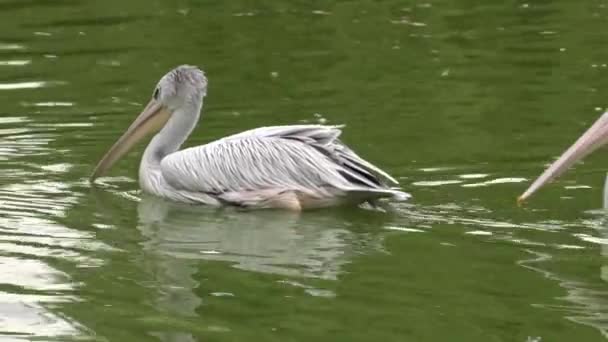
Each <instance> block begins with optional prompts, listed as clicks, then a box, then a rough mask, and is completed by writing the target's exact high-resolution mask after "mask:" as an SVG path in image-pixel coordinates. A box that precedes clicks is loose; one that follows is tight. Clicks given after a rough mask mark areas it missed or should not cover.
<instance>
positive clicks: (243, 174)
mask: <svg viewBox="0 0 608 342" xmlns="http://www.w3.org/2000/svg"><path fill="white" fill-rule="evenodd" d="M206 93H207V78H206V77H205V75H204V73H203V72H202V71H201V70H200V69H198V68H197V67H195V66H189V65H182V66H179V67H177V68H175V69H173V70H171V71H170V72H168V73H167V74H166V75H165V76H163V77H162V78H161V79H160V81H159V82H158V85H157V86H156V88H155V90H154V93H153V96H152V99H151V100H150V102H149V103H148V105H147V106H146V107H145V108H144V110H143V111H142V113H141V114H140V115H139V116H138V117H137V118H136V119H135V121H134V122H133V123H132V124H131V126H130V127H129V128H128V129H127V131H126V132H125V133H124V134H123V135H122V136H121V137H120V138H119V139H118V141H117V142H116V143H115V144H114V145H113V146H112V147H111V148H110V150H109V151H108V152H107V153H106V154H105V155H104V157H103V158H102V159H101V160H100V161H99V163H98V164H97V167H96V168H95V171H94V172H93V174H92V175H91V181H92V182H93V181H94V180H95V178H97V177H100V176H102V175H103V174H105V173H106V172H107V171H108V170H109V169H110V167H112V165H113V164H114V163H115V162H116V161H118V160H119V159H120V157H122V156H123V155H124V154H126V153H127V152H128V151H129V150H130V149H131V148H132V147H133V146H134V145H135V143H137V142H138V141H139V140H141V139H142V138H143V137H144V136H146V134H147V133H149V132H151V131H155V132H156V131H158V133H157V134H156V135H155V136H154V137H153V138H152V140H151V141H150V143H149V145H148V147H147V148H146V150H145V151H144V155H143V157H142V159H141V164H140V167H139V184H140V187H141V188H142V189H143V191H145V192H147V193H151V194H153V195H156V196H159V197H164V198H167V199H169V200H172V201H178V202H186V203H194V204H206V205H212V206H224V205H233V206H239V207H245V208H282V209H290V210H302V209H308V208H320V207H328V206H333V205H338V204H347V203H348V204H360V203H363V202H370V203H374V201H375V200H376V199H379V198H382V197H388V198H394V199H397V200H405V199H407V198H409V197H410V196H409V194H407V193H405V192H402V191H400V190H399V189H397V188H392V187H391V186H390V185H397V184H398V182H397V181H396V180H395V179H394V178H393V177H391V176H390V175H388V174H387V173H385V172H384V171H382V170H380V169H379V168H377V167H376V166H374V165H372V164H370V163H369V162H367V161H365V160H364V159H362V158H361V157H359V156H358V155H357V154H355V153H354V152H353V151H352V150H351V149H349V148H348V147H347V146H345V145H344V144H342V142H340V140H339V139H338V137H339V135H340V133H341V130H340V128H341V127H340V126H323V125H292V126H273V127H261V128H257V129H253V130H248V131H245V132H242V133H240V134H236V135H231V136H228V137H225V138H222V139H219V140H216V141H213V142H211V143H208V144H205V145H202V146H196V147H190V148H187V149H184V150H181V151H178V150H179V148H180V146H181V145H182V144H183V143H184V141H185V140H186V138H187V137H188V136H189V135H190V133H191V132H192V130H193V129H194V127H195V126H196V123H197V122H198V120H199V116H200V112H201V108H202V105H203V97H204V96H205V95H206Z"/></svg>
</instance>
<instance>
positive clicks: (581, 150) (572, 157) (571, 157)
mask: <svg viewBox="0 0 608 342" xmlns="http://www.w3.org/2000/svg"><path fill="white" fill-rule="evenodd" d="M607 142H608V112H606V113H604V114H603V115H602V116H600V118H599V119H597V121H596V122H595V123H594V124H593V125H592V126H591V127H589V129H588V130H587V131H586V132H585V133H584V134H583V135H581V136H580V137H579V138H578V140H577V141H576V142H575V143H574V144H572V146H570V147H569V148H568V149H567V150H566V151H565V152H564V153H563V154H562V155H561V156H560V157H559V158H558V159H557V160H556V161H555V162H553V164H551V166H549V167H548V168H547V169H546V170H545V172H543V173H542V174H541V175H540V176H539V177H538V178H537V179H536V180H535V181H534V183H532V185H530V187H529V188H528V189H527V190H526V191H525V192H524V193H523V194H522V195H521V196H519V198H518V199H517V202H518V203H520V204H521V203H523V202H524V201H525V200H526V199H528V198H529V197H530V196H532V194H533V193H535V192H536V191H537V190H538V189H540V188H541V187H542V186H543V185H545V184H547V183H549V182H551V181H552V180H554V179H555V178H557V177H559V176H560V175H561V174H562V173H564V172H565V171H566V170H567V169H568V168H569V167H570V166H572V165H573V164H574V163H576V162H577V161H579V160H581V159H583V158H584V157H586V156H587V155H589V154H591V152H593V151H595V150H597V149H598V148H599V147H601V146H603V145H605V144H606V143H607ZM607 181H608V178H607ZM606 185H608V183H606Z"/></svg>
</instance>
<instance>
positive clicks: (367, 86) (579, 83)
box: [0, 0, 608, 342]
mask: <svg viewBox="0 0 608 342" xmlns="http://www.w3.org/2000/svg"><path fill="white" fill-rule="evenodd" d="M607 20H608V3H606V2H603V1H589V2H584V1H581V2H575V1H566V0H559V1H534V2H524V1H507V2H504V1H493V2H492V3H490V2H471V1H464V0H454V1H447V0H439V1H432V2H414V1H402V2H399V1H384V2H381V1H339V2H324V1H313V2H309V3H306V2H289V3H288V2H264V3H263V2H256V1H240V0H236V1H230V2H227V1H216V2H211V1H194V0H179V1H160V0H157V1H148V0H145V1H144V0H134V1H116V0H108V1H84V0H61V1H43V0H27V1H26V0H18V1H17V0H13V1H10V0H8V1H2V2H0V103H1V105H2V106H1V108H0V340H2V341H29V340H32V341H70V340H74V341H83V340H94V341H180V342H182V341H188V342H189V341H312V340H314V341H374V340H379V341H466V342H472V341H483V342H487V341H520V342H540V341H542V342H545V341H603V340H605V339H606V337H607V336H608V290H607V289H606V281H608V269H607V268H606V267H608V260H607V259H606V256H605V255H608V228H607V227H608V223H606V222H608V221H606V217H607V216H606V214H605V213H604V211H603V210H602V206H603V204H602V192H603V189H602V187H603V182H604V177H605V175H606V170H608V159H607V158H606V157H605V152H604V153H602V152H598V153H597V154H596V155H595V156H593V157H591V158H589V159H588V160H587V161H586V162H585V163H584V164H581V165H579V166H578V167H577V168H576V169H574V170H572V171H571V172H569V173H568V174H566V175H565V176H564V177H563V178H562V179H561V180H560V181H558V182H556V183H554V184H552V185H550V186H549V187H547V188H545V189H543V190H542V191H541V192H539V193H538V195H537V196H536V197H534V198H533V199H532V201H531V202H530V203H529V204H528V205H527V206H526V207H524V208H518V207H517V206H516V205H515V198H516V196H517V195H519V194H520V193H521V192H522V191H523V190H525V188H526V187H527V186H528V185H529V183H530V181H531V180H532V178H534V177H536V176H537V175H538V174H539V173H540V172H541V171H542V170H543V168H544V166H545V165H546V163H547V162H549V161H551V160H553V158H555V157H556V156H557V155H559V154H560V153H561V151H562V150H563V149H564V148H565V147H566V146H567V145H569V144H570V143H571V142H572V141H573V140H574V139H575V138H576V137H577V136H578V135H579V134H580V133H582V131H583V130H584V129H585V127H587V126H588V125H590V124H591V122H592V121H593V120H594V119H595V118H596V117H597V116H598V115H599V114H600V113H601V111H602V110H603V109H604V108H605V106H607V103H608V102H607V100H606V98H607V96H608V67H607V64H608V49H607V46H608V31H607V30H606V24H607V22H608V21H607ZM183 63H189V64H196V65H199V66H201V67H202V68H203V69H204V70H205V71H206V73H207V76H208V78H209V92H208V96H207V98H206V102H205V109H204V115H203V120H202V123H201V124H200V125H199V127H198V128H197V130H196V131H195V133H194V134H193V136H192V137H191V139H190V140H189V141H188V143H187V144H188V145H189V146H191V145H196V144H201V143H205V142H208V141H211V140H213V139H216V138H218V137H221V136H224V135H228V134H232V133H236V132H238V131H241V130H245V129H250V128H253V127H257V126H262V125H278V124H289V123H318V122H322V123H323V122H326V123H330V124H345V125H346V128H345V131H344V136H343V140H344V141H345V142H347V143H348V144H349V145H350V146H351V147H353V148H354V149H355V150H356V151H357V152H359V153H360V154H361V155H363V156H365V157H366V158H368V159H369V160H370V161H372V162H374V163H376V164H378V165H380V166H381V167H383V168H384V169H386V170H387V171H388V172H389V173H391V174H393V175H394V176H395V177H396V178H398V179H399V180H400V182H401V183H402V185H403V187H404V189H405V190H406V191H408V192H410V193H412V194H413V196H414V198H413V199H412V201H410V202H408V203H399V204H395V205H394V206H393V207H394V210H393V212H389V213H384V212H379V211H373V210H369V209H357V208H342V209H333V210H323V211H316V212H310V213H304V214H302V215H295V214H292V213H285V212H273V211H267V212H249V213H243V212H235V211H231V210H220V211H217V210H211V209H204V208H190V207H184V206H179V205H169V204H167V203H165V202H162V201H158V200H156V199H154V198H150V197H147V196H144V195H142V194H141V193H140V192H139V187H138V184H137V180H136V177H137V167H138V164H139V157H140V154H141V151H142V150H143V147H144V146H143V145H142V146H140V147H139V148H138V149H136V150H135V151H134V152H133V153H131V154H130V155H129V156H128V157H127V158H125V160H124V161H123V162H121V163H120V164H118V165H117V167H115V168H114V169H113V171H112V173H111V177H108V178H106V179H105V181H104V182H103V185H102V186H101V187H99V188H91V187H90V186H89V184H88V182H87V177H88V175H89V174H90V172H91V171H92V168H93V167H94V165H95V163H96V162H97V161H98V159H99V158H100V157H101V155H102V154H103V152H104V151H105V150H106V149H107V148H108V147H109V146H110V145H111V144H112V143H113V142H114V140H115V139H116V138H117V137H118V136H119V134H121V133H122V131H123V130H124V129H125V128H126V127H127V126H128V125H129V124H130V122H131V121H132V120H133V118H134V117H135V115H136V114H137V113H139V110H140V109H141V107H142V104H144V103H145V102H147V100H148V99H149V97H150V95H151V93H152V90H153V87H154V85H155V84H156V82H157V80H158V79H159V77H160V76H162V75H163V74H164V73H165V72H166V71H168V70H169V69H170V68H172V67H174V66H176V65H178V64H183ZM602 154H604V155H602Z"/></svg>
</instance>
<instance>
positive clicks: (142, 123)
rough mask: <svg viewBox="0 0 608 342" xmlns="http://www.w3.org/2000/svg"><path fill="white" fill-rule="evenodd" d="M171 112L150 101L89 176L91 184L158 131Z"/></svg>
mask: <svg viewBox="0 0 608 342" xmlns="http://www.w3.org/2000/svg"><path fill="white" fill-rule="evenodd" d="M170 116H171V111H169V110H168V109H167V108H166V107H165V106H163V105H162V104H160V103H159V102H157V101H155V100H154V99H152V100H150V102H149V103H148V105H147V106H146V107H145V108H144V110H143V111H142V112H141V114H139V116H137V118H136V119H135V121H133V123H132V124H131V126H129V129H127V131H126V132H125V133H124V134H123V135H122V136H121V137H120V138H119V139H118V140H117V141H116V142H115V143H114V145H113V146H112V147H111V148H110V149H109V150H108V152H106V154H105V155H104V156H103V158H102V159H101V160H100V161H99V163H98V164H97V167H95V171H93V174H92V175H91V178H90V180H91V182H93V181H94V180H95V179H96V178H98V177H101V176H103V175H104V174H105V173H106V172H107V171H108V170H109V169H110V168H111V167H112V165H114V164H115V163H116V162H117V161H118V160H119V159H120V158H121V157H122V156H124V155H125V154H126V153H127V152H129V150H131V148H132V147H133V146H135V144H136V143H137V142H138V141H140V140H141V139H142V138H144V137H145V136H147V135H148V134H149V133H153V132H156V131H158V130H160V129H161V128H162V127H163V126H164V125H165V123H166V122H167V120H169V117H170Z"/></svg>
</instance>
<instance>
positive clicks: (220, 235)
mask: <svg viewBox="0 0 608 342" xmlns="http://www.w3.org/2000/svg"><path fill="white" fill-rule="evenodd" d="M340 217H341V216H340V215H339V214H336V213H335V212H327V213H324V212H315V213H311V214H306V213H291V212H285V211H270V210H269V211H255V212H242V211H234V210H230V209H225V210H217V209H206V208H201V207H200V206H199V207H197V206H189V205H184V204H179V203H170V202H167V201H165V200H163V199H159V198H156V197H152V196H144V197H143V198H142V200H141V202H140V203H139V206H138V218H139V223H138V229H139V230H140V231H141V232H142V235H144V237H145V242H144V243H143V244H144V251H145V258H144V259H143V263H144V265H145V268H146V269H148V270H149V271H150V272H151V273H153V278H154V281H155V283H156V286H158V288H159V292H160V296H158V298H157V303H156V304H157V307H158V309H159V310H162V311H165V312H168V313H171V314H179V315H184V316H193V315H196V312H195V310H196V308H197V307H198V306H199V305H200V304H201V299H200V298H199V297H198V296H197V295H196V294H195V293H194V292H193V289H194V288H196V286H197V283H198V282H197V280H196V276H195V272H197V269H198V266H199V262H200V260H220V261H225V262H229V263H231V264H232V265H233V266H234V267H236V268H239V269H242V270H247V271H254V272H264V273H272V274H279V275H284V276H296V277H315V278H323V279H336V278H337V276H338V275H339V273H340V269H341V267H342V266H343V265H344V264H345V263H347V262H348V261H349V258H350V257H351V255H352V254H353V253H354V252H355V251H354V249H355V247H354V245H355V244H353V242H354V241H355V239H358V240H359V241H357V244H356V246H357V247H356V248H361V245H364V247H363V248H365V245H366V243H365V242H367V243H369V244H374V245H377V243H378V241H375V240H376V239H380V237H379V236H376V237H371V238H370V237H369V236H368V235H366V234H357V233H353V232H352V231H349V230H348V229H346V227H347V225H348V223H347V220H343V219H341V218H340ZM362 240H365V242H364V243H361V242H362ZM159 337H160V336H159ZM162 339H163V340H164V341H189V340H191V337H190V336H181V337H177V336H175V335H173V336H172V337H169V336H166V335H165V336H164V338H162Z"/></svg>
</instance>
